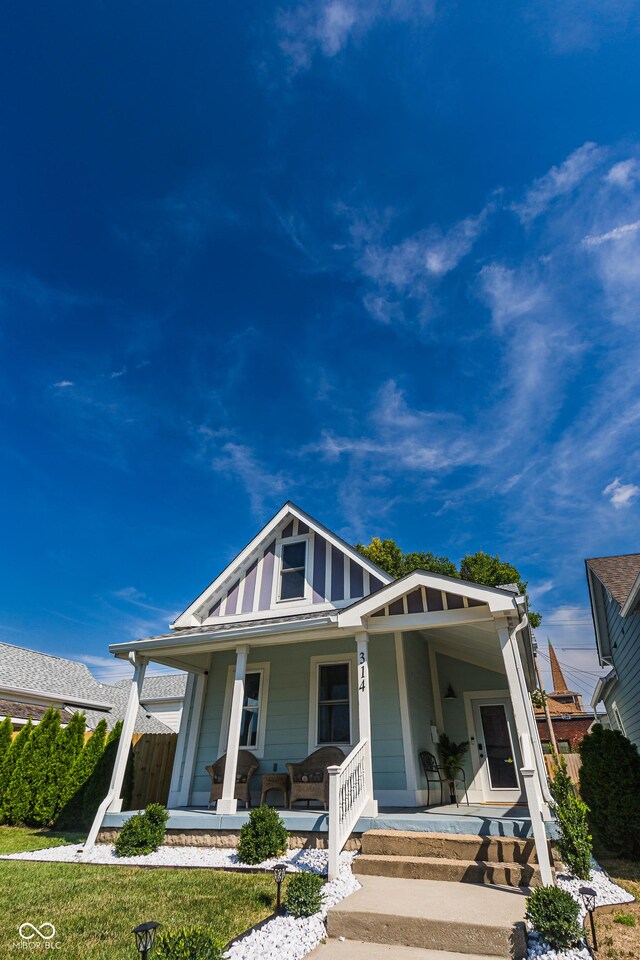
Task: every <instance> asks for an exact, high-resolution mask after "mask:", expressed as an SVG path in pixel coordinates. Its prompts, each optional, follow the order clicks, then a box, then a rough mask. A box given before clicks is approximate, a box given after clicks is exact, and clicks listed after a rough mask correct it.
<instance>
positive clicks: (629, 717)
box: [585, 553, 640, 747]
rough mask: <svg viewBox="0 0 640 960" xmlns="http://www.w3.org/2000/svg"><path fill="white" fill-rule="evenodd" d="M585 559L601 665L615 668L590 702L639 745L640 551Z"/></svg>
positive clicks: (613, 725) (612, 725)
mask: <svg viewBox="0 0 640 960" xmlns="http://www.w3.org/2000/svg"><path fill="white" fill-rule="evenodd" d="M585 563H586V567H587V582H588V584H589V596H590V599H591V613H592V615H593V623H594V626H595V631H596V643H597V647H598V656H599V658H600V665H601V666H603V667H605V666H607V667H610V670H609V672H608V673H607V675H606V676H605V677H603V678H602V679H601V680H599V681H598V684H597V686H596V689H595V692H594V694H593V698H592V700H591V703H592V705H593V707H594V708H595V707H597V705H598V704H599V703H600V702H602V703H604V706H605V709H606V711H607V717H608V719H609V723H610V725H611V727H612V728H613V729H614V730H620V731H621V732H622V733H624V735H625V736H626V737H628V738H629V740H631V741H632V742H633V743H635V744H636V746H638V747H640V553H629V554H625V555H623V556H615V557H593V558H591V559H590V560H586V561H585Z"/></svg>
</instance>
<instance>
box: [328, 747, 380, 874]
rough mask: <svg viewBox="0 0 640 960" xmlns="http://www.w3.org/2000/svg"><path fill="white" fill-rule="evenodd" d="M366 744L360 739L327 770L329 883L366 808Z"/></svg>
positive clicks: (367, 771) (369, 760) (368, 757)
mask: <svg viewBox="0 0 640 960" xmlns="http://www.w3.org/2000/svg"><path fill="white" fill-rule="evenodd" d="M370 763H371V759H370V752H369V743H368V741H367V740H361V741H360V743H359V744H358V745H357V746H356V747H354V748H353V750H352V751H351V753H350V754H349V756H348V757H347V758H346V760H344V761H343V763H341V764H340V766H339V767H329V768H328V770H327V773H328V774H329V870H328V873H329V880H333V879H334V878H335V877H337V876H338V865H339V859H340V853H341V851H342V848H343V847H344V845H345V843H346V842H347V840H348V839H349V837H350V836H351V831H352V830H353V828H354V827H355V825H356V823H357V822H358V820H359V818H360V817H361V816H362V813H363V811H364V808H365V806H366V805H367V802H368V800H369V799H370V797H369V791H368V789H367V781H368V780H369V779H370V778H369V777H368V773H369V770H368V766H369V764H370Z"/></svg>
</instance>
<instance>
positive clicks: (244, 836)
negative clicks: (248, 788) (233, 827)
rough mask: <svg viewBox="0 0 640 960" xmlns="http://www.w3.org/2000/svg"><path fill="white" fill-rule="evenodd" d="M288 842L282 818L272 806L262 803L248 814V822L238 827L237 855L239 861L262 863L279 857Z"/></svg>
mask: <svg viewBox="0 0 640 960" xmlns="http://www.w3.org/2000/svg"><path fill="white" fill-rule="evenodd" d="M288 844H289V834H288V833H287V828H286V827H285V825H284V820H283V819H282V817H281V816H280V814H279V813H278V811H277V810H276V809H275V808H274V807H268V806H267V805H266V804H263V805H262V806H261V807H256V809H255V810H252V811H251V813H250V814H249V822H248V823H244V824H243V825H242V827H241V829H240V840H239V843H238V857H239V859H240V861H241V863H251V864H256V863H262V861H263V860H270V859H271V858H272V857H279V856H280V854H282V853H284V852H285V851H286V849H287V847H288Z"/></svg>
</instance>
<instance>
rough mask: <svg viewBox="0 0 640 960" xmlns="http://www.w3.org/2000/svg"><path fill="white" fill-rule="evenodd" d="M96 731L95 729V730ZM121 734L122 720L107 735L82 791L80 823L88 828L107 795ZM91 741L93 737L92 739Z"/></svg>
mask: <svg viewBox="0 0 640 960" xmlns="http://www.w3.org/2000/svg"><path fill="white" fill-rule="evenodd" d="M96 729H97V728H96ZM121 733H122V720H118V722H117V723H116V724H115V726H114V727H113V730H111V732H110V733H109V736H108V737H107V741H106V743H105V745H104V750H103V751H102V753H101V754H100V757H99V758H98V762H97V763H96V765H95V767H94V769H93V773H92V774H91V776H90V777H89V779H88V780H87V783H86V789H85V790H84V791H83V798H82V822H83V823H84V824H85V826H89V825H90V824H91V821H92V820H93V818H94V817H95V815H96V812H97V810H98V807H99V806H100V804H101V803H102V801H103V800H104V798H105V797H106V795H107V790H108V789H109V783H110V781H111V772H112V770H113V765H114V763H115V761H116V754H117V752H118V743H119V742H120V734H121ZM92 739H93V737H92Z"/></svg>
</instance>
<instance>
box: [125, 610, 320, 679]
mask: <svg viewBox="0 0 640 960" xmlns="http://www.w3.org/2000/svg"><path fill="white" fill-rule="evenodd" d="M336 621H337V618H336V617H335V616H324V617H318V619H317V620H313V621H304V622H300V621H292V622H290V623H278V624H270V623H265V624H262V625H261V626H259V627H253V628H244V629H243V628H242V627H238V629H237V630H211V632H210V633H204V632H203V633H199V634H197V635H195V636H193V635H192V636H190V637H185V636H182V637H180V634H179V633H178V634H173V635H171V634H169V635H168V636H163V637H149V638H148V639H147V640H136V641H134V642H133V643H131V642H129V643H112V644H110V646H109V652H110V653H112V654H113V655H114V656H116V657H120V658H122V659H125V660H126V659H127V657H128V655H129V653H130V652H131V651H135V652H136V653H139V654H140V656H143V657H144V656H149V657H150V659H155V658H154V657H153V656H152V652H153V651H155V650H158V651H164V652H166V653H167V654H169V652H171V653H174V654H176V655H178V656H180V655H182V654H188V653H202V652H205V651H210V650H211V649H212V644H213V645H215V647H216V648H217V649H224V648H225V646H226V645H227V644H228V645H229V646H230V647H234V646H236V645H237V643H238V641H240V640H246V641H248V642H250V641H251V640H252V638H254V637H255V638H256V640H260V641H262V642H264V641H265V640H267V641H269V642H276V641H277V640H278V639H279V638H280V637H281V636H282V634H285V635H286V636H287V641H286V642H288V643H291V642H293V640H295V639H297V638H295V637H294V638H293V639H291V640H289V639H288V635H289V634H293V633H296V632H297V633H308V632H309V631H310V628H311V634H312V636H315V635H317V631H318V628H320V627H333V628H334V629H335V627H336ZM157 662H160V661H157ZM181 669H182V670H187V671H188V670H192V669H193V668H192V667H188V666H183V667H181Z"/></svg>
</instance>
